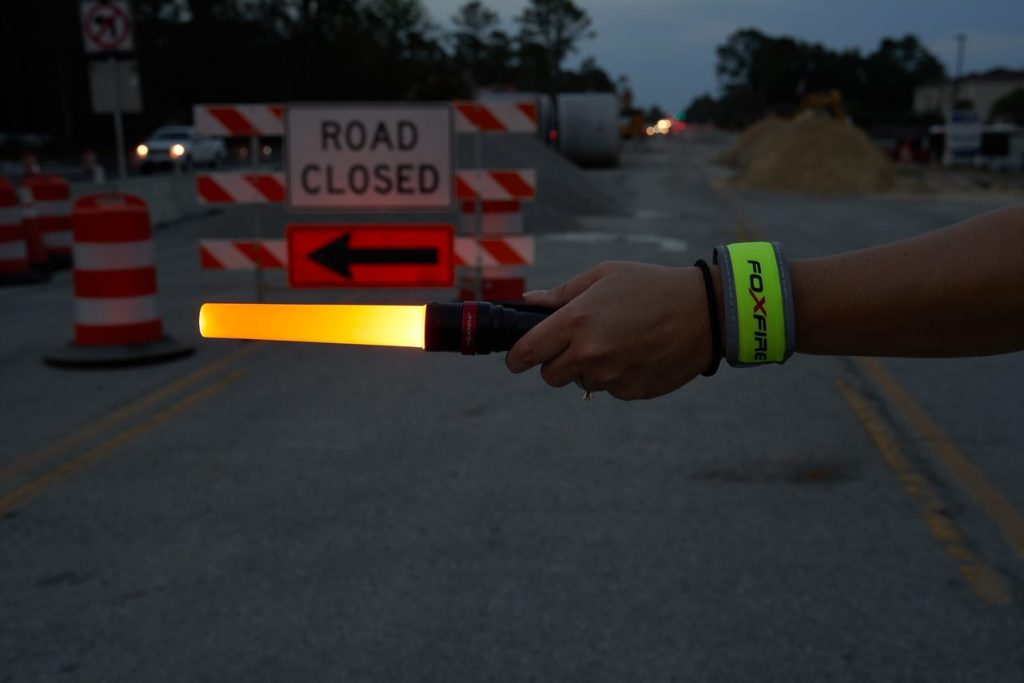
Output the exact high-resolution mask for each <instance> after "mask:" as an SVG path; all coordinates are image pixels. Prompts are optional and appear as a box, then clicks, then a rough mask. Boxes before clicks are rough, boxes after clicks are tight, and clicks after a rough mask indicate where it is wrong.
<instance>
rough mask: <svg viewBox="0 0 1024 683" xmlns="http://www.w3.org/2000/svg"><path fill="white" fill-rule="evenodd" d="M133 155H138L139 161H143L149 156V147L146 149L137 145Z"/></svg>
mask: <svg viewBox="0 0 1024 683" xmlns="http://www.w3.org/2000/svg"><path fill="white" fill-rule="evenodd" d="M135 153H136V154H138V155H139V158H140V159H145V158H146V157H147V156H149V147H146V146H145V145H139V146H138V147H136V148H135Z"/></svg>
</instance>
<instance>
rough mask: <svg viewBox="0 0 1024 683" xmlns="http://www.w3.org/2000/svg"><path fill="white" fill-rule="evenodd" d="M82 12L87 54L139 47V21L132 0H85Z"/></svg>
mask: <svg viewBox="0 0 1024 683" xmlns="http://www.w3.org/2000/svg"><path fill="white" fill-rule="evenodd" d="M81 16H82V42H83V44H84V45H85V52H86V54H90V55H94V54H105V53H110V52H131V51H132V50H134V49H135V22H134V21H133V20H132V6H131V3H130V2H129V0H82V4H81Z"/></svg>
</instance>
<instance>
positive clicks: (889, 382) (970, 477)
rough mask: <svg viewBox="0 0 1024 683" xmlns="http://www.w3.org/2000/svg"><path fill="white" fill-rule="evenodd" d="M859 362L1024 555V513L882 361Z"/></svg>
mask: <svg viewBox="0 0 1024 683" xmlns="http://www.w3.org/2000/svg"><path fill="white" fill-rule="evenodd" d="M857 362H858V363H859V364H860V365H861V367H863V368H864V369H865V370H867V372H868V374H870V375H871V378H872V379H874V381H875V383H876V384H877V385H878V387H879V388H880V389H881V390H882V392H883V393H884V394H885V396H886V397H887V398H888V399H889V400H890V401H892V402H893V403H894V404H895V405H896V407H897V408H899V410H900V412H901V413H903V416H904V417H905V418H906V419H907V421H908V422H909V423H910V425H911V426H912V427H913V428H914V430H915V431H916V432H917V433H918V434H919V435H920V436H921V438H922V439H923V440H924V442H925V443H926V444H928V445H929V446H930V447H931V451H932V452H933V453H934V454H935V457H936V459H937V460H938V461H939V462H940V463H942V465H943V466H944V467H945V468H946V470H947V471H948V472H949V473H950V474H951V475H952V476H953V478H954V479H956V480H957V481H958V482H959V483H960V485H961V486H963V487H964V488H965V489H966V490H967V492H968V493H969V494H970V495H971V497H972V498H974V500H975V501H977V503H978V505H980V506H981V508H982V509H983V510H984V511H985V514H987V515H988V516H989V518H990V519H991V520H992V521H993V522H995V524H996V526H997V527H999V531H1000V532H1001V533H1002V534H1003V537H1004V538H1005V539H1006V541H1007V542H1008V543H1009V544H1010V547H1012V548H1013V549H1014V550H1015V551H1016V552H1017V554H1018V555H1020V556H1021V557H1024V515H1022V514H1021V513H1020V512H1019V511H1018V510H1017V509H1016V508H1014V506H1013V503H1011V502H1010V500H1009V499H1008V498H1007V497H1006V496H1005V495H1003V493H1002V491H1000V490H999V489H998V488H997V487H996V486H995V485H994V484H993V483H992V482H991V481H989V480H988V478H987V477H985V475H984V474H982V472H981V470H980V469H978V467H977V466H975V464H974V463H973V462H971V460H970V458H968V457H967V456H966V455H964V453H963V452H962V451H961V450H960V449H959V448H958V447H957V445H956V443H955V442H954V441H953V439H951V438H950V437H949V435H947V434H946V432H945V431H943V429H942V427H940V426H939V425H938V423H937V422H935V420H933V419H932V418H931V416H929V415H928V413H926V412H925V411H924V408H922V407H921V406H920V404H918V403H917V401H915V400H914V398H913V397H912V396H911V395H910V392H908V391H907V390H906V389H904V388H903V387H902V386H901V385H900V383H899V382H897V381H896V378H895V377H893V376H892V374H891V373H890V372H889V371H888V370H886V369H885V367H884V366H883V365H882V364H881V363H879V362H878V361H877V360H875V359H873V358H858V359H857Z"/></svg>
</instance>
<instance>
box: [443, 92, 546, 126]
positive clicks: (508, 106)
mask: <svg viewBox="0 0 1024 683" xmlns="http://www.w3.org/2000/svg"><path fill="white" fill-rule="evenodd" d="M452 109H453V110H454V119H455V132H456V133H536V132H537V120H538V107H537V100H533V99H524V100H516V101H509V102H472V101H465V100H456V101H455V102H453V103H452Z"/></svg>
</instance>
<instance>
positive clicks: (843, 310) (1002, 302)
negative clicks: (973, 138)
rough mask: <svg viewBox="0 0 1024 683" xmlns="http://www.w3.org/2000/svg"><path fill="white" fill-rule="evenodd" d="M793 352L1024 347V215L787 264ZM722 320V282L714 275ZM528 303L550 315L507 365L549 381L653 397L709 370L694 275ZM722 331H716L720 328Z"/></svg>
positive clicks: (644, 276)
mask: <svg viewBox="0 0 1024 683" xmlns="http://www.w3.org/2000/svg"><path fill="white" fill-rule="evenodd" d="M790 270H791V274H792V281H793V292H794V294H793V296H794V301H795V317H796V339H797V351H799V352H801V353H814V354H859V355H891V356H960V355H977V354H990V353H1003V352H1008V351H1014V350H1018V349H1021V348H1024V303H1022V302H1024V299H1022V296H1021V293H1022V292H1024V207H1017V208H1011V209H1004V210H1000V211H995V212H992V213H989V214H985V215H982V216H978V217H976V218H972V219H970V220H967V221H965V222H963V223H960V224H957V225H954V226H951V227H949V228H945V229H942V230H938V231H936V232H933V233H928V234H925V235H921V236H918V237H915V238H912V239H909V240H903V241H900V242H893V243H890V244H886V245H881V246H878V247H872V248H870V249H864V250H860V251H855V252H849V253H846V254H840V255H836V256H830V257H824V258H815V259H804V260H794V261H792V262H791V263H790ZM712 275H713V280H714V283H715V284H714V286H715V299H716V304H717V306H718V310H719V316H718V318H719V320H720V321H724V320H725V317H724V312H723V305H722V285H721V276H720V273H719V271H718V269H717V268H714V269H713V273H712ZM526 299H527V301H528V302H529V303H531V304H536V305H540V306H547V307H549V308H555V309H558V310H557V311H556V312H555V313H553V314H552V315H551V316H550V317H548V319H547V320H545V321H544V322H542V323H541V324H539V325H537V326H536V327H535V328H534V329H533V330H531V331H530V332H529V333H527V334H526V335H524V336H523V338H522V339H520V340H519V342H518V343H517V344H516V345H515V346H514V347H513V349H512V350H511V351H510V352H509V354H508V356H507V358H506V364H507V365H508V367H509V369H510V370H512V371H513V372H523V371H525V370H527V369H529V368H531V367H534V366H536V365H541V366H542V367H541V374H542V375H543V377H544V379H545V381H547V382H548V383H549V384H551V385H553V386H564V385H566V384H569V383H570V382H573V381H577V380H579V381H581V383H582V384H583V386H585V387H586V388H587V389H589V390H591V391H598V390H607V391H609V392H610V393H611V394H612V395H614V396H616V397H618V398H623V399H633V398H653V397H655V396H660V395H662V394H665V393H668V392H670V391H673V390H675V389H677V388H679V387H680V386H682V385H684V384H686V383H687V382H689V381H690V380H692V379H693V378H694V377H695V376H696V375H697V374H698V373H699V372H700V371H701V370H703V369H706V368H707V367H708V366H709V365H710V364H711V359H712V349H711V335H710V321H709V312H708V304H707V299H706V296H705V290H704V285H703V282H702V279H701V274H700V271H699V270H698V269H696V268H670V267H665V266H654V265H647V264H639V263H614V262H613V263H605V264H601V265H600V266H598V267H596V268H594V269H592V270H590V271H587V272H585V273H583V274H581V275H578V276H576V277H575V278H573V279H572V280H569V281H568V282H566V283H564V284H562V285H559V286H558V287H555V288H554V289H551V290H548V291H544V292H535V293H529V294H528V296H527V297H526ZM723 324H724V322H723Z"/></svg>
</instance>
